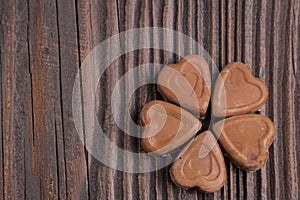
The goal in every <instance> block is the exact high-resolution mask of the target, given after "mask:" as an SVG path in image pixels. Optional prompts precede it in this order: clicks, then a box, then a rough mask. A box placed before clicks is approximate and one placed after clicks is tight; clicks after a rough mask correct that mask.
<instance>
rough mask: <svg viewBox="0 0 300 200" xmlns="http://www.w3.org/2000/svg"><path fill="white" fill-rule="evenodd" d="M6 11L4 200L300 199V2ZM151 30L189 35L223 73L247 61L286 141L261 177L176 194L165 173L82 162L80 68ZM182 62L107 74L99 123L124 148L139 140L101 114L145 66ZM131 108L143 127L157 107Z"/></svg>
mask: <svg viewBox="0 0 300 200" xmlns="http://www.w3.org/2000/svg"><path fill="white" fill-rule="evenodd" d="M0 9H1V10H0V20H1V21H0V22H1V27H0V52H1V57H0V63H1V71H0V72H1V75H0V81H1V87H0V92H1V93H0V94H1V98H0V105H1V115H0V119H1V129H0V130H1V137H0V145H1V148H0V199H57V198H61V199H122V198H124V199H138V198H140V199H244V198H245V199H299V198H300V1H297V0H291V1H287V0H281V1H279V0H274V1H267V0H257V1H255V0H246V1H237V0H226V1H209V0H204V1H202V0H191V1H178V2H174V1H172V0H165V1H160V0H156V1H149V0H144V1H141V0H127V1H125V0H124V1H122V0H107V1H101V0H95V1H94V0H93V1H92V0H77V1H76V0H27V1H26V0H14V1H13V0H0ZM145 26H156V27H165V28H170V29H175V30H178V31H180V32H183V33H185V34H187V35H189V36H191V37H192V38H194V39H195V40H197V41H198V42H199V43H200V44H202V45H203V46H204V48H205V49H206V50H207V51H208V52H209V53H210V54H211V56H212V58H213V60H214V61H215V63H216V64H217V65H218V66H219V68H220V69H221V68H222V66H224V65H225V64H226V63H228V62H232V61H243V62H245V63H247V64H249V65H250V66H251V67H252V70H253V72H254V74H255V75H256V76H258V77H260V78H262V79H263V80H264V81H265V82H266V84H267V85H268V87H269V100H268V102H267V104H266V105H265V106H264V107H263V108H262V111H261V113H263V114H266V115H268V116H269V117H270V118H271V119H272V120H274V122H275V126H276V130H277V136H276V139H275V141H274V144H273V145H272V147H271V148H270V158H269V160H268V162H267V164H266V165H265V166H264V167H263V168H262V169H261V170H260V171H258V172H256V173H254V174H249V173H246V172H244V171H242V170H239V169H237V168H236V167H235V166H234V165H232V164H231V163H230V162H229V161H228V159H226V165H227V170H228V172H227V173H228V178H227V182H226V185H225V187H224V188H223V189H222V190H220V191H218V192H216V193H213V194H204V193H201V192H197V191H196V190H194V189H191V190H188V191H186V190H183V189H181V188H178V187H177V186H175V185H174V184H173V183H172V182H171V180H170V177H169V174H168V168H164V169H161V170H159V171H156V172H152V173H145V174H130V173H123V172H120V171H115V170H112V169H110V168H108V167H106V166H104V165H103V164H101V163H100V162H99V161H97V160H96V159H95V158H94V157H93V156H91V155H90V154H89V153H88V152H87V151H86V150H85V148H84V146H83V144H82V143H81V141H80V139H79V137H78V135H77V133H76V130H75V126H74V123H73V118H72V108H71V101H72V99H71V97H72V88H73V84H74V80H75V74H76V72H77V70H78V68H79V67H80V63H81V62H82V61H83V60H84V59H85V57H86V56H87V54H88V53H89V52H90V50H92V49H93V47H95V46H96V45H97V44H99V43H100V42H101V41H103V40H104V39H106V38H108V37H110V36H112V35H114V34H117V33H119V32H121V31H125V30H128V29H131V28H136V27H145ZM178 60H179V57H178V56H175V55H173V54H170V53H166V52H161V51H158V50H151V49H150V50H149V49H144V50H140V51H135V52H131V53H128V54H126V55H124V56H122V57H121V58H120V59H118V60H116V61H115V62H114V63H113V65H112V66H111V67H110V68H109V69H108V70H107V72H106V75H105V76H104V77H102V80H101V83H100V85H101V87H100V88H99V95H102V97H104V98H103V99H104V100H103V102H101V105H102V106H101V105H100V108H99V120H100V122H101V123H102V125H103V128H104V130H105V132H106V134H107V136H108V137H109V138H110V139H111V140H112V141H114V143H115V144H118V146H120V147H122V148H124V149H127V150H132V151H140V150H141V147H140V144H139V140H137V139H135V138H133V137H129V136H128V135H126V134H124V133H123V132H122V131H120V130H119V129H118V128H117V127H116V125H115V124H114V121H113V118H112V116H111V112H110V110H109V109H105V108H109V107H107V106H103V105H107V104H108V103H109V102H110V94H111V91H112V88H113V87H114V84H115V83H116V81H117V80H118V78H119V77H120V76H121V75H122V74H124V73H125V72H126V71H127V70H129V69H132V68H133V67H135V66H137V65H139V64H142V63H147V62H159V63H164V64H166V63H174V62H177V61H178ZM146 73H152V74H155V73H156V71H151V72H146ZM133 98H135V104H133V105H131V107H130V110H131V112H132V116H133V119H134V120H135V121H136V122H139V119H138V111H139V110H140V109H141V107H142V106H143V105H144V104H145V103H146V102H147V101H149V100H151V99H155V98H159V96H158V95H157V93H156V90H155V87H154V86H146V87H143V88H142V89H141V90H138V91H137V92H136V93H135V95H134V96H133ZM129 131H132V130H129ZM118 159H122V158H119V157H118Z"/></svg>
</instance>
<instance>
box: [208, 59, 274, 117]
mask: <svg viewBox="0 0 300 200" xmlns="http://www.w3.org/2000/svg"><path fill="white" fill-rule="evenodd" d="M222 80H223V82H222ZM222 87H224V89H225V90H222ZM224 92H225V93H226V94H224ZM225 97H226V102H225ZM267 98H268V89H267V86H266V85H265V83H264V82H263V81H262V80H261V79H259V78H256V77H254V76H253V74H252V72H251V70H250V68H249V67H248V66H247V65H246V64H244V63H241V62H233V63H230V64H228V65H226V66H225V67H224V69H223V70H222V71H221V73H220V76H219V78H218V80H217V83H216V86H215V91H214V100H213V114H214V115H215V116H225V115H226V116H233V115H239V114H246V113H249V112H252V111H256V110H258V109H259V108H260V107H261V106H262V105H263V104H264V103H265V102H266V100H267Z"/></svg>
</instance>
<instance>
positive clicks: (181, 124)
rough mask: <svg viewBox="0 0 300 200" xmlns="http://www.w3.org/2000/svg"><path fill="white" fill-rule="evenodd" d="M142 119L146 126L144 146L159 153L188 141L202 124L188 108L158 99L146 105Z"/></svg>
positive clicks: (149, 150)
mask: <svg viewBox="0 0 300 200" xmlns="http://www.w3.org/2000/svg"><path fill="white" fill-rule="evenodd" d="M141 121H142V124H143V125H144V126H145V130H144V132H143V138H142V140H141V142H142V146H143V148H144V149H145V150H146V151H148V152H152V153H154V154H159V155H163V154H165V153H168V152H170V151H172V150H174V149H176V148H178V147H179V146H181V145H182V144H184V143H185V142H187V141H188V140H189V139H190V138H192V137H193V136H194V135H195V134H196V133H197V131H198V130H199V129H200V128H201V126H202V124H201V122H200V121H199V120H198V119H197V118H196V117H194V116H193V115H192V114H190V113H189V112H187V111H186V110H184V109H181V108H180V107H178V106H176V105H174V104H171V103H167V102H163V101H158V100H155V101H151V102H149V103H147V104H146V105H145V106H144V108H143V110H142V112H141Z"/></svg>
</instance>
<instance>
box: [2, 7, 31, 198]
mask: <svg viewBox="0 0 300 200" xmlns="http://www.w3.org/2000/svg"><path fill="white" fill-rule="evenodd" d="M1 7H2V13H1V71H2V73H1V85H2V86H1V88H2V89H1V90H2V93H1V98H2V101H1V103H2V106H3V107H2V106H1V108H2V109H1V111H2V112H1V113H2V114H1V115H2V117H1V119H2V120H1V124H2V131H1V135H2V139H3V141H2V142H3V146H2V147H1V148H2V150H1V152H2V154H3V160H2V159H1V160H2V161H1V164H2V167H3V168H4V171H2V170H1V172H2V173H3V174H2V175H1V178H2V180H1V183H2V184H1V185H2V186H1V198H4V199H8V198H14V199H24V198H25V197H26V178H25V173H26V167H25V157H26V156H25V153H26V149H25V145H24V144H25V138H26V137H27V136H28V135H30V134H31V132H30V120H31V119H30V115H27V113H28V112H29V110H30V108H29V106H30V78H29V77H30V76H29V73H28V72H29V70H28V69H29V61H28V47H27V42H26V40H27V26H26V24H27V20H28V19H27V16H28V13H27V2H26V1H14V2H7V1H2V2H1ZM2 167H1V168H2Z"/></svg>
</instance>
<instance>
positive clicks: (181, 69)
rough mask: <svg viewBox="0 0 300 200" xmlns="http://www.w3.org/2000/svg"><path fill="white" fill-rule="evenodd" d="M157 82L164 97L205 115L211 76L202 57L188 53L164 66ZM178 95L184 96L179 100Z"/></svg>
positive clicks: (195, 112) (197, 113) (193, 111)
mask: <svg viewBox="0 0 300 200" xmlns="http://www.w3.org/2000/svg"><path fill="white" fill-rule="evenodd" d="M157 84H158V86H157V89H158V91H159V92H160V93H161V94H162V96H163V97H164V98H165V99H167V100H169V101H171V102H173V103H176V104H177V105H180V106H182V107H184V108H186V109H188V110H189V111H191V112H192V113H194V114H196V115H201V116H202V117H204V116H205V113H206V110H207V108H208V104H209V100H210V88H211V78H210V69H209V66H208V64H207V62H206V61H205V60H204V58H202V57H200V56H196V55H189V56H186V57H184V58H183V59H182V60H181V61H180V62H179V63H177V64H171V65H168V66H166V67H164V68H163V69H162V70H161V72H160V73H159V76H158V80H157ZM176 95H177V97H176ZM178 96H181V97H184V98H181V99H180V101H179V99H178Z"/></svg>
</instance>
